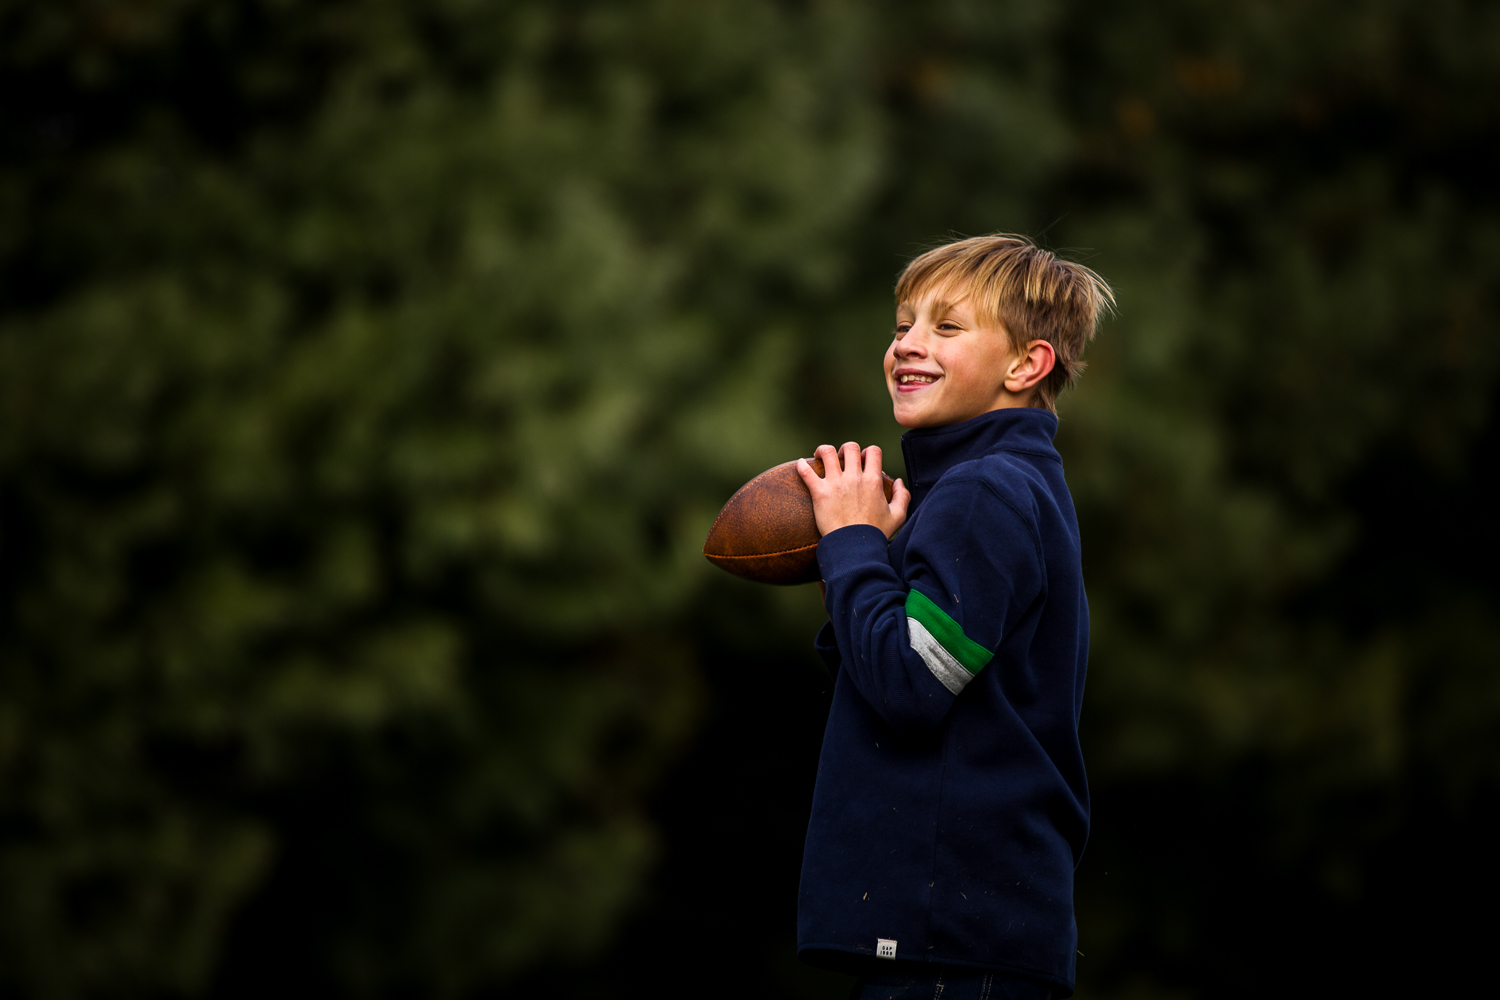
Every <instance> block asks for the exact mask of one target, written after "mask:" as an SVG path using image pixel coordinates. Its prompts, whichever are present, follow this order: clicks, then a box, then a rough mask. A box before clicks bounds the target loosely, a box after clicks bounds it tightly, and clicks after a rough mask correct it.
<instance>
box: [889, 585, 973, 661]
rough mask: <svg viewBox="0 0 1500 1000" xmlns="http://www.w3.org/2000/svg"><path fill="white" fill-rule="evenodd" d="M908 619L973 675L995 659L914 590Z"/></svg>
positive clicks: (908, 598) (956, 623)
mask: <svg viewBox="0 0 1500 1000" xmlns="http://www.w3.org/2000/svg"><path fill="white" fill-rule="evenodd" d="M906 616H907V617H908V618H912V619H915V620H916V621H918V622H920V623H921V625H922V627H923V628H925V629H926V630H927V631H928V632H929V633H931V635H932V637H933V638H934V639H936V640H937V641H938V644H939V645H941V646H942V647H943V648H944V649H946V650H947V651H948V655H949V656H952V657H953V658H954V659H955V660H957V661H958V662H959V663H960V664H962V666H963V668H964V669H965V670H967V671H968V672H969V673H971V674H977V673H979V671H981V670H983V669H984V668H985V665H986V664H987V663H989V662H990V660H991V659H993V658H994V656H995V654H994V653H991V652H990V651H989V650H988V649H985V648H984V647H983V646H981V645H980V644H979V643H977V642H975V641H974V640H973V639H970V638H969V637H968V636H966V635H964V630H963V629H962V628H960V627H959V624H958V622H956V621H954V620H953V619H952V618H949V617H948V615H947V613H946V612H944V611H943V609H942V608H940V607H938V606H937V605H936V604H934V603H932V601H931V600H930V599H929V598H928V597H927V595H925V594H923V593H922V592H921V591H920V590H916V589H915V588H913V589H912V591H911V592H910V593H908V594H907V595H906Z"/></svg>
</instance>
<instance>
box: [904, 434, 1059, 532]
mask: <svg viewBox="0 0 1500 1000" xmlns="http://www.w3.org/2000/svg"><path fill="white" fill-rule="evenodd" d="M1059 490H1062V491H1064V492H1066V490H1067V483H1066V481H1065V480H1064V479H1063V477H1062V461H1061V459H1059V458H1058V456H1057V453H1056V452H1051V453H1050V454H1049V453H1047V452H1042V451H1030V450H1018V449H1014V448H997V449H995V450H993V451H989V452H986V453H984V454H982V455H978V456H976V457H974V458H971V459H968V460H966V461H963V462H958V463H956V464H955V465H953V466H952V467H951V468H949V469H948V470H947V471H946V472H944V473H943V475H942V476H941V477H940V478H939V479H938V481H937V482H936V483H935V484H934V485H933V487H932V494H933V495H934V496H936V495H939V494H941V495H943V496H944V499H945V501H949V502H951V501H953V500H958V499H960V498H961V497H963V496H964V494H966V493H972V492H974V491H983V492H987V493H990V494H992V495H993V496H994V498H995V499H997V500H999V501H1000V502H1002V503H1004V504H1005V505H1006V506H1008V507H1011V508H1013V509H1014V510H1015V511H1016V513H1017V514H1019V515H1021V517H1023V518H1024V519H1025V520H1027V521H1029V522H1032V523H1035V521H1036V519H1037V516H1038V514H1039V506H1040V505H1043V504H1056V503H1057V501H1058V497H1057V495H1056V494H1057V492H1058V491H1059Z"/></svg>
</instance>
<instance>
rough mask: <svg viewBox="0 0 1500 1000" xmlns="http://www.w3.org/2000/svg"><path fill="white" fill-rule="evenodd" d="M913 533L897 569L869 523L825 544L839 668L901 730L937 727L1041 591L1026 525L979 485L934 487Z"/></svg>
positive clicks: (821, 560) (1037, 557) (1035, 549)
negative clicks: (900, 564)
mask: <svg viewBox="0 0 1500 1000" xmlns="http://www.w3.org/2000/svg"><path fill="white" fill-rule="evenodd" d="M909 530H910V531H911V537H910V539H909V540H908V541H907V545H906V551H905V555H904V557H903V559H902V566H901V567H900V571H899V572H898V570H897V569H896V568H895V567H893V566H892V565H891V563H890V558H889V555H888V549H887V544H886V539H885V535H884V533H882V532H881V531H880V529H878V528H876V527H874V526H872V525H863V524H861V525H851V526H849V527H847V528H840V529H839V530H838V531H835V532H832V533H830V534H828V535H826V536H824V538H823V540H822V541H821V542H819V543H818V564H819V567H820V568H821V570H822V572H823V581H824V583H825V584H826V585H827V587H828V611H829V621H830V624H831V626H832V633H833V635H832V638H834V639H836V640H837V646H838V653H839V654H840V655H839V662H838V669H840V670H843V671H845V672H847V673H848V675H849V680H850V681H851V682H852V683H853V684H854V686H855V688H857V689H858V691H859V693H860V694H861V696H863V698H864V699H865V701H867V702H868V703H869V704H870V706H871V707H872V708H873V709H874V710H875V711H876V712H877V713H878V714H879V715H880V716H881V717H882V718H883V719H885V721H886V722H887V723H888V724H890V725H891V726H892V727H893V728H896V729H898V730H920V729H927V728H931V727H933V726H936V725H938V724H939V723H940V722H942V721H943V719H944V718H945V717H946V716H947V714H948V710H949V709H950V708H951V707H952V706H953V702H954V699H955V698H957V697H958V695H959V693H960V692H961V691H963V689H964V687H965V686H966V685H967V684H968V683H969V682H970V681H972V680H973V679H974V678H975V677H976V676H978V675H979V673H980V672H981V671H983V670H984V669H985V667H986V666H988V665H989V663H990V661H991V659H993V658H994V655H995V651H996V650H997V649H999V647H1000V644H1001V643H1002V642H1003V641H1004V639H1005V637H1006V636H1007V635H1008V634H1009V633H1010V631H1011V630H1012V629H1013V628H1014V627H1015V625H1016V623H1017V622H1018V621H1019V620H1020V619H1021V618H1022V617H1024V615H1025V614H1026V612H1027V611H1028V610H1029V609H1030V608H1031V606H1032V605H1033V604H1034V603H1035V602H1036V600H1037V598H1038V597H1039V596H1040V595H1041V593H1042V590H1043V587H1044V578H1043V570H1042V565H1043V564H1042V558H1041V552H1040V548H1039V546H1038V543H1037V539H1036V534H1035V532H1034V531H1033V530H1032V528H1031V525H1030V522H1029V521H1028V520H1027V519H1026V518H1025V517H1023V516H1022V515H1021V513H1020V512H1019V511H1017V510H1016V508H1015V507H1014V506H1013V505H1012V504H1010V503H1009V502H1007V501H1005V500H1003V499H1001V498H1000V497H999V496H998V495H996V494H995V493H994V492H993V491H992V490H991V489H990V488H989V487H988V486H986V485H985V484H983V483H982V482H976V481H968V482H955V483H951V484H950V483H942V484H939V486H938V487H937V488H935V489H934V490H933V491H932V493H930V494H929V495H928V496H927V498H926V500H925V501H924V502H923V504H922V507H921V509H920V511H919V516H918V517H917V518H916V519H915V520H914V522H913V523H912V525H911V527H910V529H909ZM827 638H828V634H827V627H826V626H825V631H824V632H822V633H820V634H819V636H818V639H819V642H818V645H819V646H820V647H822V646H823V645H824V644H825V643H826V641H827ZM819 651H820V652H823V650H822V649H821V648H820V650H819ZM825 658H828V657H827V654H826V653H825Z"/></svg>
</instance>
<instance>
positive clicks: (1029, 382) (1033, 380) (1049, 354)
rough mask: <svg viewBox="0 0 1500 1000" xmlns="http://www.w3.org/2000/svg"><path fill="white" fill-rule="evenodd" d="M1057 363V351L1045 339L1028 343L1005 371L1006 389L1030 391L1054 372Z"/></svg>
mask: <svg viewBox="0 0 1500 1000" xmlns="http://www.w3.org/2000/svg"><path fill="white" fill-rule="evenodd" d="M1056 364H1057V352H1056V351H1054V350H1053V349H1052V345H1051V344H1049V343H1047V342H1046V341H1045V340H1033V341H1032V342H1031V343H1029V344H1027V345H1026V350H1025V352H1024V353H1022V354H1020V355H1017V356H1016V358H1015V359H1014V360H1013V361H1011V363H1010V368H1008V369H1007V370H1006V372H1005V388H1006V391H1008V392H1012V393H1015V394H1016V395H1020V394H1021V393H1024V392H1029V391H1030V390H1031V388H1032V387H1033V386H1035V385H1036V384H1037V383H1038V382H1040V381H1041V380H1042V379H1044V378H1046V377H1047V376H1048V375H1050V374H1051V373H1052V368H1053V366H1054V365H1056Z"/></svg>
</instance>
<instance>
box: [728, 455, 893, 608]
mask: <svg viewBox="0 0 1500 1000" xmlns="http://www.w3.org/2000/svg"><path fill="white" fill-rule="evenodd" d="M808 462H809V463H810V464H811V465H812V467H813V471H814V472H816V473H817V474H818V475H820V476H821V475H822V474H823V460H822V459H821V458H809V459H808ZM881 475H882V476H884V477H885V484H884V485H885V498H886V500H890V499H891V496H892V494H893V492H894V490H895V485H896V484H895V481H894V480H893V479H891V477H890V476H885V474H884V473H881ZM820 537H822V536H820V535H819V534H818V524H817V521H815V520H814V519H813V506H812V494H811V493H809V492H807V484H806V483H804V482H803V481H802V477H801V476H799V475H798V474H797V460H796V459H793V460H792V461H790V462H783V463H781V464H780V465H778V466H776V467H775V468H773V469H767V470H766V471H765V472H762V473H761V474H760V475H758V476H756V477H755V478H754V479H752V480H750V481H749V482H748V483H746V484H745V485H744V486H741V487H740V489H739V492H737V493H735V495H734V496H732V497H730V498H729V502H728V503H726V504H725V505H724V509H723V510H721V511H719V516H718V517H717V518H715V519H714V525H713V527H712V528H710V529H709V531H708V540H707V541H705V542H704V543H703V554H704V555H705V556H707V557H708V561H709V562H711V563H713V564H714V565H715V566H717V567H719V568H720V569H723V570H727V571H728V572H730V573H733V574H734V575H735V576H739V577H744V578H745V579H746V580H753V581H755V582H756V583H776V584H794V583H813V582H815V581H817V579H818V577H819V573H818V539H819V538H820Z"/></svg>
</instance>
